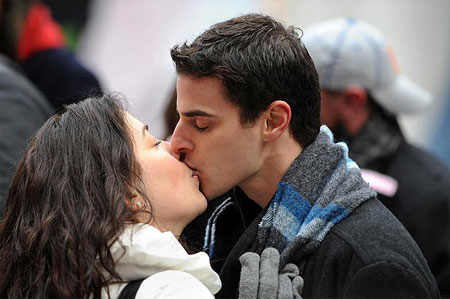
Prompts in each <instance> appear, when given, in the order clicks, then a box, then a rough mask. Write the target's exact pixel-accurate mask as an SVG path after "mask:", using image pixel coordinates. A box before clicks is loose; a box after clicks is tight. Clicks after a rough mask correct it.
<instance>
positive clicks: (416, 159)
mask: <svg viewBox="0 0 450 299" xmlns="http://www.w3.org/2000/svg"><path fill="white" fill-rule="evenodd" d="M377 107H378V106H375V109H374V110H373V112H372V115H371V117H370V118H369V120H368V121H367V123H366V124H365V126H364V127H363V128H362V130H361V132H360V133H359V134H358V135H357V136H356V137H354V138H351V139H350V141H349V143H348V144H349V149H350V157H352V159H354V160H355V161H356V162H357V163H358V165H359V166H360V167H361V168H366V169H369V170H372V171H375V172H378V173H381V174H383V175H387V176H389V177H391V178H393V179H395V180H396V181H397V183H398V187H397V190H396V192H395V193H394V194H393V195H392V194H389V195H388V194H383V192H381V190H380V192H379V193H378V198H379V199H380V201H381V202H382V203H383V204H384V205H385V206H387V207H388V208H389V209H390V210H391V212H392V213H393V214H394V215H395V216H396V217H397V218H398V219H399V220H400V222H401V223H402V224H403V225H404V226H405V228H406V229H407V230H408V232H409V233H410V234H411V236H412V237H413V238H414V240H415V241H416V242H417V244H418V245H419V247H420V249H421V250H422V252H423V254H424V256H425V259H426V260H427V262H428V265H429V266H430V269H431V272H432V273H433V275H434V277H435V278H436V281H437V283H438V286H439V289H440V292H441V297H442V298H450V217H449V214H450V170H449V169H448V167H447V166H446V165H445V164H444V163H442V162H440V161H438V160H437V159H436V158H434V157H433V156H432V155H431V154H429V153H427V152H425V151H424V150H421V149H419V148H417V147H415V146H413V145H411V144H409V143H408V142H406V140H405V138H404V136H403V134H402V132H401V130H400V127H399V125H398V123H397V120H396V118H395V116H393V115H390V114H388V113H387V112H385V111H384V110H383V109H382V108H377ZM344 140H345V139H344ZM369 183H370V182H369Z"/></svg>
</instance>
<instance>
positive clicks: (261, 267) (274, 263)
mask: <svg viewBox="0 0 450 299" xmlns="http://www.w3.org/2000/svg"><path fill="white" fill-rule="evenodd" d="M239 261H240V262H241V265H242V268H241V280H240V283H239V299H273V298H277V299H292V298H296V299H300V298H302V297H301V293H302V289H303V278H302V277H301V276H299V270H298V267H297V266H296V265H294V264H287V265H286V266H285V267H284V268H283V270H282V271H281V273H278V268H279V265H280V254H279V253H278V251H277V250H276V249H275V248H266V249H264V251H263V252H262V254H261V257H260V256H259V255H258V254H256V253H254V252H246V253H244V254H243V255H242V256H241V257H240V258H239Z"/></svg>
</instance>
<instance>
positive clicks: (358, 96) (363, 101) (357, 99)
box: [343, 86, 368, 113]
mask: <svg viewBox="0 0 450 299" xmlns="http://www.w3.org/2000/svg"><path fill="white" fill-rule="evenodd" d="M343 93H344V94H345V101H346V104H347V105H346V106H347V108H348V109H350V111H351V113H360V112H361V110H363V109H365V108H366V106H367V99H368V98H367V92H366V91H365V90H364V88H361V87H359V86H350V87H347V88H346V89H345V90H344V91H343Z"/></svg>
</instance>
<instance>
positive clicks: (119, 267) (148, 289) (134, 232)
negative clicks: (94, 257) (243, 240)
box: [102, 224, 221, 299]
mask: <svg viewBox="0 0 450 299" xmlns="http://www.w3.org/2000/svg"><path fill="white" fill-rule="evenodd" d="M124 250H125V251H124ZM111 254H112V256H113V258H114V261H115V262H116V266H115V269H116V271H117V273H118V274H119V275H120V276H121V277H122V279H123V280H124V281H125V283H111V284H110V285H109V293H110V296H111V298H117V297H118V296H119V294H120V292H121V290H122V289H123V288H124V287H125V286H126V284H127V283H126V282H128V281H132V280H137V279H142V278H146V279H145V280H144V281H143V282H142V284H141V286H140V288H139V290H138V292H137V294H136V299H144V298H145V299H147V298H152V299H153V298H155V299H156V298H157V299H163V298H214V296H213V294H216V293H217V292H218V291H219V290H220V288H221V282H220V279H219V276H218V275H217V273H216V272H214V271H213V270H212V268H211V265H210V263H209V258H208V256H207V255H206V253H204V252H199V253H196V254H188V253H187V252H186V250H184V248H183V247H182V246H181V244H180V243H179V242H178V240H177V239H176V238H175V236H174V235H173V234H172V233H171V232H164V233H163V232H161V231H159V230H158V229H156V228H155V227H153V226H150V225H147V224H135V225H127V226H126V227H125V231H124V232H123V234H122V235H121V236H120V237H119V239H118V240H117V241H116V242H115V243H114V244H113V245H112V246H111ZM106 291H107V290H106V288H104V289H103V290H102V298H108V295H107V293H106Z"/></svg>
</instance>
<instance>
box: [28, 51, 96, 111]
mask: <svg viewBox="0 0 450 299" xmlns="http://www.w3.org/2000/svg"><path fill="white" fill-rule="evenodd" d="M22 67H23V69H24V71H25V73H26V75H27V77H28V78H29V79H30V80H31V81H32V82H33V84H34V85H35V86H36V87H37V88H38V89H39V90H40V91H41V92H42V93H43V94H44V96H45V97H46V98H47V99H48V101H49V102H50V104H51V105H52V106H53V108H54V109H55V111H59V110H61V109H62V107H63V105H67V104H72V103H75V102H78V101H81V100H83V99H86V98H89V97H93V96H100V95H101V94H102V90H101V87H100V83H99V81H98V79H97V78H96V77H95V75H94V74H93V73H92V72H91V71H90V70H88V69H87V68H86V67H84V66H83V64H81V63H80V61H79V60H78V58H77V57H76V56H75V54H74V53H72V52H71V51H68V50H66V49H64V48H58V49H50V50H45V51H40V52H37V53H35V54H33V55H32V56H31V57H30V58H29V59H27V60H26V61H25V62H24V63H23V65H22Z"/></svg>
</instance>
